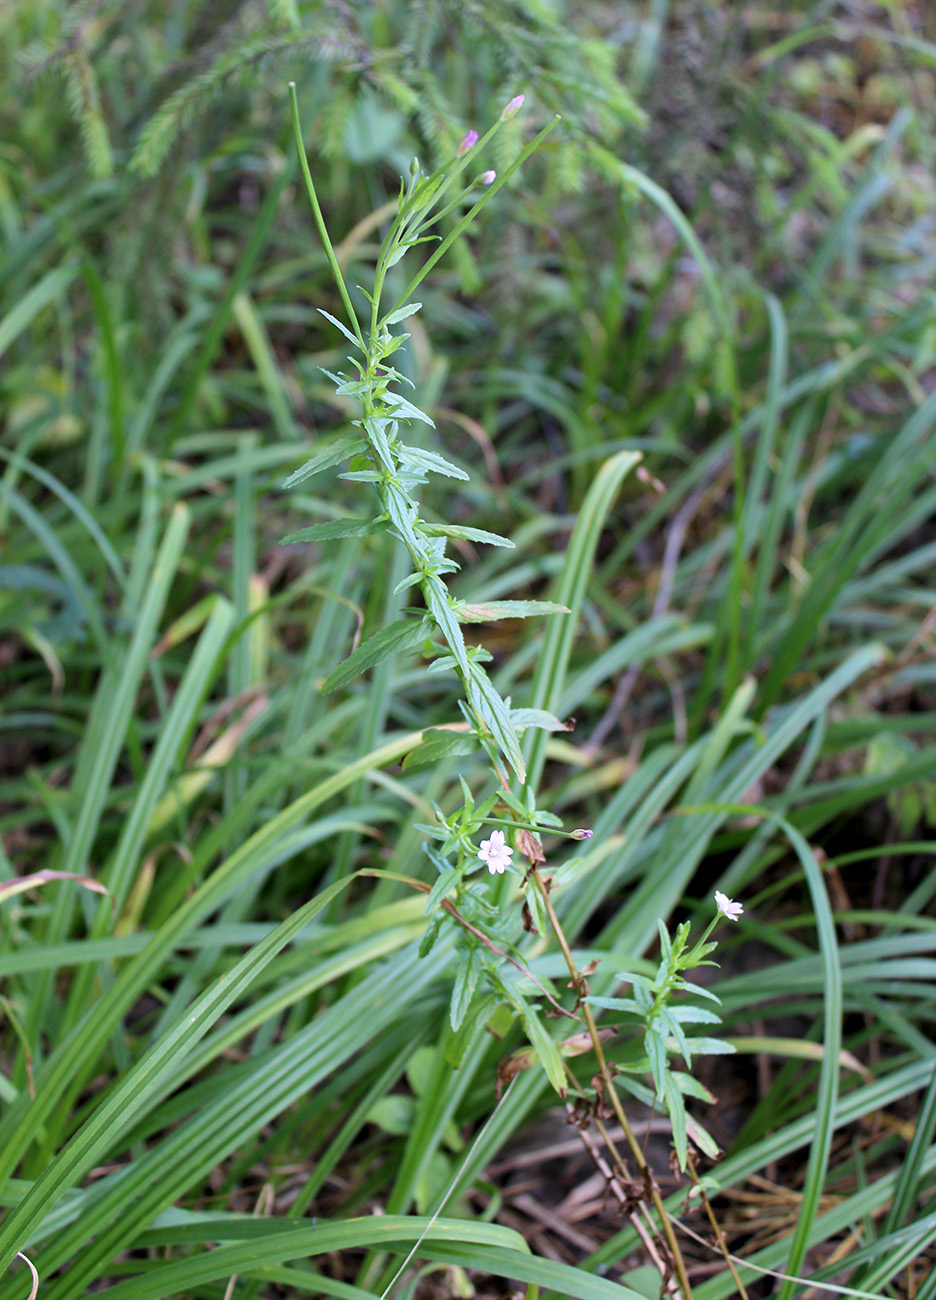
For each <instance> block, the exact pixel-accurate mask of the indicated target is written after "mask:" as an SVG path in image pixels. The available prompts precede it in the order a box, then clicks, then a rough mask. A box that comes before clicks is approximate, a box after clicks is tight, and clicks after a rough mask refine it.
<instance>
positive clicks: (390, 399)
mask: <svg viewBox="0 0 936 1300" xmlns="http://www.w3.org/2000/svg"><path fill="white" fill-rule="evenodd" d="M384 401H385V402H386V403H387V406H388V407H390V409H391V410H392V411H393V414H394V415H395V416H396V417H397V418H398V419H402V420H422V422H423V424H428V425H431V427H432V428H433V429H434V428H435V423H434V421H433V420H432V419H430V417H429V416H428V415H427V414H426V412H425V411H421V410H420V409H419V407H418V406H414V405H413V403H412V402H408V401H407V400H406V398H405V397H401V396H400V394H399V393H384Z"/></svg>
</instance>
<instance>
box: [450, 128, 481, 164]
mask: <svg viewBox="0 0 936 1300" xmlns="http://www.w3.org/2000/svg"><path fill="white" fill-rule="evenodd" d="M477 143H478V133H477V131H466V132H465V134H464V135H463V136H462V138H461V140H460V141H459V142H458V148H457V149H456V150H455V152H456V154H457V155H458V157H459V158H461V157H463V156H464V155H465V154H466V153H468V151H469V150H470V149H473V148H474V147H475V145H476V144H477Z"/></svg>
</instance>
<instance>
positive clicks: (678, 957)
mask: <svg viewBox="0 0 936 1300" xmlns="http://www.w3.org/2000/svg"><path fill="white" fill-rule="evenodd" d="M715 904H716V907H717V908H718V911H717V913H716V915H715V916H714V918H713V919H712V920H711V922H710V923H709V925H708V927H707V929H706V931H705V933H704V934H703V935H702V938H701V939H699V940H698V941H697V942H696V943H695V944H694V945H693V946H692V947H691V948H690V947H689V935H690V926H689V922H688V921H684V922H683V923H682V924H681V925H679V926H677V928H676V933H675V934H674V935H673V936H672V938H670V935H669V932H668V931H667V929H666V926H665V925H664V924H663V922H662V921H658V922H657V925H658V929H659V934H660V964H659V966H658V968H657V971H656V974H655V975H654V977H653V979H647V978H646V977H645V976H643V975H639V974H637V973H636V972H634V971H621V972H620V973H619V974H618V975H617V976H616V978H617V979H619V980H621V981H622V982H623V983H627V984H630V986H631V989H632V996H631V997H629V998H608V997H597V996H595V997H591V996H590V997H588V998H587V999H586V1001H587V1002H588V1003H590V1004H591V1005H592V1006H596V1007H602V1008H603V1009H604V1010H606V1011H618V1012H621V1011H622V1012H624V1013H625V1014H626V1015H627V1017H628V1019H627V1020H626V1021H625V1022H623V1023H624V1024H631V1025H634V1024H638V1025H642V1027H643V1049H644V1050H643V1055H642V1056H641V1057H638V1058H637V1059H636V1060H633V1061H630V1062H627V1063H618V1069H619V1070H620V1071H621V1072H622V1073H623V1074H627V1075H643V1074H647V1073H649V1074H650V1076H651V1077H652V1079H653V1093H648V1092H647V1089H646V1088H644V1087H643V1086H642V1085H641V1084H639V1083H638V1082H637V1081H636V1080H635V1079H630V1078H629V1079H627V1080H626V1082H624V1085H623V1086H624V1087H625V1088H626V1089H627V1091H628V1092H631V1093H633V1095H634V1096H635V1097H637V1098H638V1099H639V1100H641V1101H644V1102H647V1103H649V1104H651V1105H652V1104H655V1103H656V1102H657V1101H659V1102H662V1104H663V1105H664V1106H665V1107H666V1111H667V1114H668V1115H669V1118H670V1123H671V1124H672V1126H673V1145H674V1146H675V1148H676V1155H677V1157H678V1159H679V1167H680V1169H683V1170H685V1169H686V1168H687V1166H688V1161H689V1144H688V1138H689V1137H690V1136H691V1138H692V1141H693V1142H694V1143H695V1145H696V1146H697V1147H698V1148H699V1150H700V1151H703V1152H704V1153H705V1154H706V1155H707V1156H711V1157H712V1158H713V1159H715V1158H716V1157H717V1156H718V1155H719V1149H718V1143H717V1142H715V1140H714V1139H713V1138H712V1136H711V1135H710V1134H709V1133H707V1132H706V1130H705V1129H704V1128H703V1127H702V1125H701V1124H700V1123H699V1122H698V1121H697V1120H695V1119H691V1118H690V1117H689V1115H688V1114H687V1111H686V1098H687V1097H694V1098H695V1099H696V1100H699V1101H707V1102H709V1103H714V1102H715V1100H716V1098H715V1097H713V1096H712V1094H711V1093H710V1092H709V1090H708V1089H707V1088H705V1087H704V1086H703V1085H702V1084H701V1083H699V1081H698V1080H697V1079H695V1078H694V1077H693V1076H692V1075H691V1074H688V1073H686V1072H685V1071H682V1070H674V1069H672V1068H671V1065H670V1058H671V1057H672V1056H681V1057H682V1058H683V1060H684V1061H685V1062H686V1065H687V1066H689V1067H690V1068H691V1066H692V1058H693V1056H711V1055H725V1054H728V1053H731V1052H734V1050H735V1049H734V1047H732V1046H731V1044H729V1043H725V1042H723V1041H722V1039H720V1038H712V1037H709V1036H705V1037H702V1036H698V1037H696V1036H690V1035H689V1034H687V1033H686V1030H685V1026H686V1025H710V1026H712V1025H720V1024H721V1017H720V1016H719V1015H717V1014H716V1012H714V1011H712V1009H711V1008H710V1007H701V1006H698V1005H695V1004H693V1003H691V1002H688V1003H679V1004H676V1005H674V1004H673V999H674V997H675V995H676V994H678V993H689V994H693V995H695V996H696V997H700V998H706V999H708V1000H709V1001H711V1002H715V1003H718V1002H720V1001H721V999H720V998H717V997H716V996H715V994H714V993H712V992H711V991H710V990H709V989H706V988H703V987H702V986H701V985H699V984H692V983H690V982H689V981H688V980H685V979H683V977H682V972H683V971H688V970H695V969H696V968H697V967H699V966H714V965H716V963H715V962H712V961H708V960H707V958H708V957H709V956H710V954H711V953H713V952H714V951H715V949H716V948H717V947H718V944H717V943H711V942H709V936H710V935H711V933H712V931H713V930H714V929H715V927H716V925H717V924H718V922H719V918H720V917H721V916H724V917H727V918H728V920H729V921H737V919H738V917H739V916H740V915H741V913H742V912H743V910H744V909H743V907H742V906H741V904H740V903H734V902H732V901H731V899H729V898H726V897H725V895H724V894H722V893H721V892H720V891H718V890H716V892H715Z"/></svg>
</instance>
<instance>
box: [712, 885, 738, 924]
mask: <svg viewBox="0 0 936 1300" xmlns="http://www.w3.org/2000/svg"><path fill="white" fill-rule="evenodd" d="M715 906H716V907H717V908H718V910H719V912H721V914H722V916H726V917H727V918H728V920H729V921H737V919H738V917H739V916H740V915H741V913H742V912H743V911H744V908H743V907H742V906H741V904H740V903H733V902H732V901H731V899H730V898H728V897H727V895H725V894H723V893H722V892H721V890H720V889H716V890H715Z"/></svg>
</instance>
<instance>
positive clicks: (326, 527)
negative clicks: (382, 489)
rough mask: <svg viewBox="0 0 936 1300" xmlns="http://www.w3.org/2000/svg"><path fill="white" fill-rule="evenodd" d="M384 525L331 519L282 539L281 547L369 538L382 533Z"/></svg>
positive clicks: (371, 520) (366, 521)
mask: <svg viewBox="0 0 936 1300" xmlns="http://www.w3.org/2000/svg"><path fill="white" fill-rule="evenodd" d="M383 528H384V525H383V524H382V523H380V522H379V521H378V520H376V519H330V520H329V521H328V523H325V524H311V525H310V526H309V527H308V528H300V529H299V530H298V532H295V533H290V534H289V536H288V537H283V538H281V539H280V545H281V546H286V545H288V544H289V543H290V542H334V541H337V540H338V539H339V538H341V537H368V536H370V534H371V533H379V532H382V531H383Z"/></svg>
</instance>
